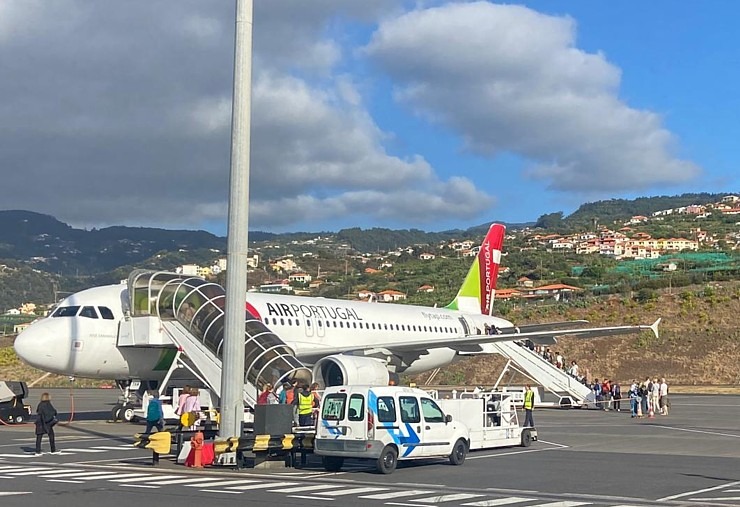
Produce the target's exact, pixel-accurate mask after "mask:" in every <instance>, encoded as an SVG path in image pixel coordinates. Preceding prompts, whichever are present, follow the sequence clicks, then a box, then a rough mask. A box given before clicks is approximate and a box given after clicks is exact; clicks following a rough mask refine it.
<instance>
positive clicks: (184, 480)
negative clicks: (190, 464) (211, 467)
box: [144, 476, 210, 486]
mask: <svg viewBox="0 0 740 507" xmlns="http://www.w3.org/2000/svg"><path fill="white" fill-rule="evenodd" d="M152 478H154V476H152ZM197 478H198V477H180V478H179V479H168V480H163V481H160V480H154V481H144V482H146V483H147V484H156V485H158V486H169V485H171V484H185V483H188V482H193V480H195V479H197ZM207 480H210V479H207Z"/></svg>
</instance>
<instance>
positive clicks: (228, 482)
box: [185, 477, 263, 488]
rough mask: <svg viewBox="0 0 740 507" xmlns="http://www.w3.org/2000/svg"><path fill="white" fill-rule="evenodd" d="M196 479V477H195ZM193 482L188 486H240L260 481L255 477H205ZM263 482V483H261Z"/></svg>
mask: <svg viewBox="0 0 740 507" xmlns="http://www.w3.org/2000/svg"><path fill="white" fill-rule="evenodd" d="M194 479H195V478H194ZM192 482H193V484H186V485H185V486H187V487H188V488H215V487H217V486H238V485H240V484H257V483H258V481H255V480H254V479H241V480H240V479H220V480H215V479H205V480H203V478H202V477H201V478H199V480H198V481H196V480H193V481H192ZM260 484H263V483H260Z"/></svg>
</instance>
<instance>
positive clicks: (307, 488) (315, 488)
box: [270, 482, 337, 493]
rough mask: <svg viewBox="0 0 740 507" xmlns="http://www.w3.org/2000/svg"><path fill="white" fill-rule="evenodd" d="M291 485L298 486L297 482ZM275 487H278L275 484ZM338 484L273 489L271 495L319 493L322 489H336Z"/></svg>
mask: <svg viewBox="0 0 740 507" xmlns="http://www.w3.org/2000/svg"><path fill="white" fill-rule="evenodd" d="M291 484H296V483H295V482H293V483H291ZM273 486H278V484H274V485H273ZM336 487H337V485H336V484H314V485H312V486H296V487H293V488H283V489H271V490H270V493H305V492H306V491H318V490H320V489H331V488H336Z"/></svg>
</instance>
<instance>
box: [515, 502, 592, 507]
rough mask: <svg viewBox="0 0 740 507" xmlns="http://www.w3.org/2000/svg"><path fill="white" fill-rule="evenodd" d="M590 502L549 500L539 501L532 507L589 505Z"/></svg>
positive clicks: (576, 506)
mask: <svg viewBox="0 0 740 507" xmlns="http://www.w3.org/2000/svg"><path fill="white" fill-rule="evenodd" d="M589 503H590V502H568V501H565V502H548V503H538V504H534V505H532V506H530V507H578V506H579V505H588V504H589Z"/></svg>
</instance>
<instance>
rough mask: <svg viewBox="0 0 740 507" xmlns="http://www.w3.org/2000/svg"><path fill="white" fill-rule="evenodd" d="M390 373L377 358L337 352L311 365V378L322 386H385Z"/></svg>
mask: <svg viewBox="0 0 740 507" xmlns="http://www.w3.org/2000/svg"><path fill="white" fill-rule="evenodd" d="M390 378H391V374H390V373H389V372H388V369H387V368H386V365H385V363H384V362H383V361H381V360H379V359H374V358H372V357H361V356H346V355H342V354H337V355H333V356H326V357H324V358H322V359H320V360H318V361H317V362H316V364H315V365H314V367H313V379H314V381H315V382H318V383H319V384H322V385H323V386H324V387H330V386H342V385H371V386H387V385H388V381H389V379H390Z"/></svg>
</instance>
